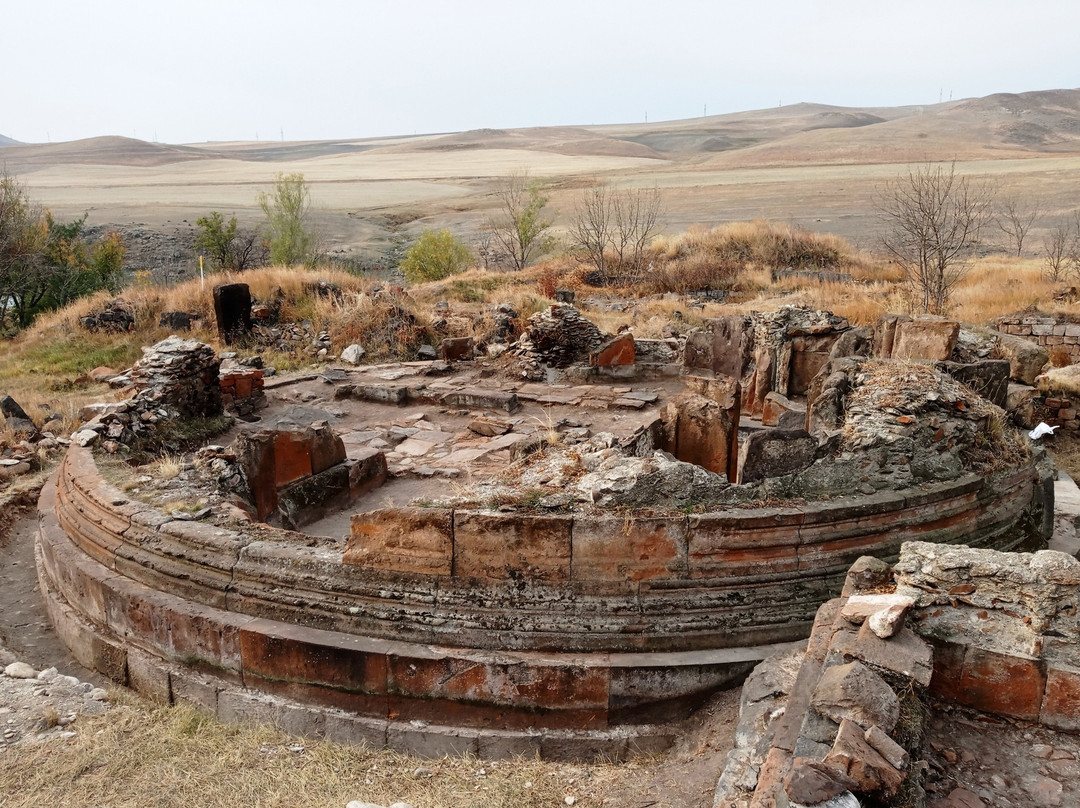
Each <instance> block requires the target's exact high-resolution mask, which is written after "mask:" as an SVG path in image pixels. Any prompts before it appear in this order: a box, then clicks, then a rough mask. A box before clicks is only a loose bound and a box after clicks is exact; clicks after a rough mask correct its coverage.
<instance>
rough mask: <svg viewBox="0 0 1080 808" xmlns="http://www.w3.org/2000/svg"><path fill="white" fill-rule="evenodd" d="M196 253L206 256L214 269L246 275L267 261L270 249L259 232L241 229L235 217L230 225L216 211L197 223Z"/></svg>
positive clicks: (230, 221)
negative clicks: (248, 270) (244, 273)
mask: <svg viewBox="0 0 1080 808" xmlns="http://www.w3.org/2000/svg"><path fill="white" fill-rule="evenodd" d="M195 224H196V225H197V226H198V227H199V232H198V233H197V234H196V235H195V251H196V252H199V253H201V254H203V255H206V256H207V258H209V259H210V265H211V266H212V267H213V268H214V269H219V270H226V271H228V272H243V271H244V270H245V269H251V268H253V267H257V266H261V265H262V264H264V263H265V262H266V257H267V250H266V246H265V245H264V244H263V241H262V236H261V235H260V233H259V231H258V230H254V229H251V230H249V229H247V228H243V229H241V228H240V226H239V225H238V224H237V222H236V217H235V216H233V217H232V218H230V219H229V221H228V222H226V221H225V217H223V216H222V215H221V214H220V213H218V212H217V211H216V210H212V211H210V214H209V215H208V216H203V217H201V218H199V219H196V220H195Z"/></svg>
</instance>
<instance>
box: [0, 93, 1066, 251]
mask: <svg viewBox="0 0 1080 808" xmlns="http://www.w3.org/2000/svg"><path fill="white" fill-rule="evenodd" d="M1078 118H1080V91H1078V90H1058V91H1046V92H1034V93H1024V94H1021V95H996V96H988V97H987V98H981V99H969V100H964V101H952V102H948V103H944V104H936V105H929V106H925V107H898V108H889V109H877V108H874V109H869V108H868V109H847V108H839V107H828V106H823V105H814V104H796V105H792V106H788V107H782V108H777V109H770V110H758V111H754V112H746V113H736V114H729V115H719V116H711V117H706V118H699V119H692V120H686V121H674V122H661V123H653V124H633V125H621V126H600V127H548V128H542V129H525V130H512V131H503V130H478V131H474V132H464V133H457V134H449V135H426V136H414V137H402V138H381V139H372V140H355V141H325V142H296V143H276V142H265V141H264V142H247V143H205V144H190V145H186V146H168V145H164V144H154V143H144V142H141V141H136V140H131V139H128V138H120V137H102V138H94V139H91V140H86V141H78V142H74V143H59V144H46V145H18V146H7V147H2V148H0V163H2V164H4V165H6V167H7V170H8V171H10V172H13V173H16V174H18V175H19V176H20V177H21V178H22V179H23V180H24V181H25V182H26V183H27V185H28V186H29V188H30V190H31V193H32V194H33V196H34V197H35V198H36V199H38V200H39V201H41V202H42V203H44V204H46V205H47V206H49V207H51V208H52V209H53V211H54V212H55V213H57V214H58V215H60V216H76V215H81V214H82V213H83V212H84V211H87V210H89V211H90V218H89V223H90V224H91V225H94V224H128V223H142V224H145V225H148V226H150V227H151V228H153V227H162V226H165V225H166V224H175V223H178V222H182V221H184V220H187V221H188V222H193V221H194V219H195V218H197V217H199V216H201V215H204V214H205V213H206V212H208V211H209V210H212V209H219V210H221V211H223V212H226V213H235V214H236V215H237V216H238V217H239V218H240V219H241V221H245V220H246V221H250V222H255V221H257V220H258V219H259V218H260V216H261V214H260V212H259V211H258V208H257V206H256V204H255V196H256V194H257V193H258V192H259V191H260V190H264V189H266V188H267V187H269V184H270V183H271V182H272V181H273V179H274V177H275V176H276V175H277V174H278V173H279V172H295V171H299V172H302V173H303V174H304V176H305V178H306V179H307V180H308V182H309V184H310V186H311V189H312V196H313V200H314V202H315V205H316V206H317V207H318V208H319V209H320V214H319V219H320V225H321V226H322V228H323V230H324V231H325V234H326V237H327V241H328V242H329V243H330V245H331V247H332V248H335V249H341V250H344V251H346V252H353V253H362V252H365V251H376V252H377V251H379V250H381V249H382V248H383V247H385V245H386V244H387V243H388V241H389V238H390V236H391V235H392V234H394V233H395V232H401V233H404V234H405V235H406V236H409V235H414V234H416V233H418V232H420V231H421V230H423V229H425V228H429V227H450V228H452V229H454V230H455V231H457V232H459V233H462V234H464V235H466V236H470V235H471V234H473V233H475V231H476V230H477V228H478V226H479V224H480V223H481V222H482V221H483V218H484V216H485V215H486V214H487V212H488V211H489V210H490V209H491V206H492V204H493V198H492V196H491V191H492V189H493V188H494V187H495V186H496V185H497V183H498V182H499V178H500V177H503V176H505V175H506V174H508V173H510V172H511V171H514V170H517V169H523V168H525V169H528V170H529V171H530V172H531V173H532V175H533V176H534V177H537V178H543V179H545V180H547V181H548V182H549V184H550V185H549V187H550V190H551V202H552V206H551V207H552V209H553V211H554V212H555V216H556V222H557V224H560V225H565V223H566V222H567V220H568V218H569V216H570V214H571V212H572V211H573V208H574V204H575V202H576V198H577V191H578V189H579V188H581V187H582V186H583V185H585V184H588V183H590V182H592V181H594V179H596V178H603V179H606V180H608V181H610V182H612V183H614V184H616V185H620V186H627V187H652V186H656V187H657V188H659V189H660V191H661V194H662V196H663V201H664V207H665V215H664V218H663V221H662V224H663V228H664V230H665V231H666V232H669V233H676V232H680V231H682V230H685V229H686V228H687V227H689V226H690V225H692V224H705V225H712V224H717V223H722V222H730V221H749V220H753V219H759V218H766V219H771V220H773V221H779V222H791V223H797V224H799V225H801V226H803V227H807V228H809V229H811V230H814V231H817V232H831V233H836V234H838V235H840V236H843V237H844V238H846V239H848V240H849V241H851V242H853V243H854V244H855V245H856V246H859V247H866V248H872V247H874V245H875V244H876V241H877V234H878V230H879V225H878V222H877V218H876V214H875V207H874V201H875V197H876V196H878V195H880V193H881V188H882V185H883V183H884V182H886V181H887V180H889V179H891V178H893V177H895V176H896V175H897V174H898V173H899V172H901V171H903V170H905V167H906V166H907V165H908V164H910V163H913V162H915V163H917V162H922V161H926V160H955V161H956V162H957V168H958V170H959V171H960V172H961V173H963V174H970V175H975V176H985V177H987V178H989V179H990V180H991V181H992V182H994V183H995V184H996V186H997V187H998V188H999V190H1000V192H1001V193H1002V194H1010V195H1016V196H1021V197H1031V198H1038V199H1039V200H1040V201H1041V203H1042V206H1043V208H1044V209H1045V214H1046V221H1047V222H1048V221H1050V219H1052V218H1053V217H1054V216H1058V215H1062V214H1065V213H1067V212H1069V211H1071V210H1073V209H1074V208H1075V207H1076V205H1077V200H1076V197H1075V188H1076V187H1077V181H1078V180H1080V135H1078V134H1077V126H1076V121H1077V119H1078ZM1038 241H1039V234H1038V233H1037V232H1036V233H1035V234H1034V236H1033V238H1032V239H1031V240H1030V242H1029V243H1030V248H1031V250H1032V251H1034V250H1035V249H1036V247H1037V242H1038Z"/></svg>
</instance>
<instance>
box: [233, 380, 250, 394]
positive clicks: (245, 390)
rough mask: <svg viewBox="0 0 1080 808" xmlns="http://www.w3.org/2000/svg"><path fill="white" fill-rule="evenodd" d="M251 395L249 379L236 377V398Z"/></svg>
mask: <svg viewBox="0 0 1080 808" xmlns="http://www.w3.org/2000/svg"><path fill="white" fill-rule="evenodd" d="M250 395H251V379H250V378H249V377H248V376H237V377H236V397H237V398H247V397H248V396H250Z"/></svg>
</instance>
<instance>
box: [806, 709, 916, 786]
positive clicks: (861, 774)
mask: <svg viewBox="0 0 1080 808" xmlns="http://www.w3.org/2000/svg"><path fill="white" fill-rule="evenodd" d="M825 764H826V765H828V766H833V767H835V768H837V769H839V770H840V771H842V772H843V773H845V774H846V775H847V776H848V777H850V778H851V779H852V780H854V781H855V788H853V789H852V790H853V791H856V792H858V793H861V794H874V795H880V796H884V797H891V796H893V795H894V794H896V792H897V791H899V790H900V786H901V785H903V783H904V775H903V773H902V772H900V771H898V770H897V769H896V768H895V767H894V766H893V765H892V764H890V763H889V761H887V760H886V759H885V758H884V757H882V756H881V754H880V753H879V752H878V751H877V750H876V749H874V747H872V746H871V745H870V744H868V743H867V742H866V738H865V736H864V734H863V731H862V729H860V728H859V726H858V725H857V724H856V723H855V722H854V721H849V720H847V719H845V720H844V721H841V722H840V732H838V733H837V735H836V742H835V743H834V744H833V748H832V751H831V752H829V754H828V755H827V756H826V757H825Z"/></svg>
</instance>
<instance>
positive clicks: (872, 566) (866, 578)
mask: <svg viewBox="0 0 1080 808" xmlns="http://www.w3.org/2000/svg"><path fill="white" fill-rule="evenodd" d="M891 580H892V568H891V567H889V565H888V564H886V563H885V562H884V561H882V560H881V559H880V558H874V556H862V557H860V558H858V559H857V560H856V561H855V563H854V564H852V565H851V569H849V570H848V574H847V578H846V579H845V580H844V591H843V595H844V596H845V597H851V596H852V595H857V594H859V593H863V592H872V591H874V590H878V589H882V588H884V587H886V586H888V585H889V583H890V582H891Z"/></svg>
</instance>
